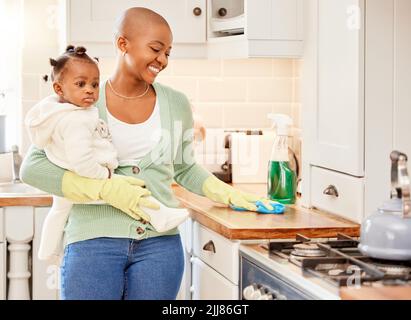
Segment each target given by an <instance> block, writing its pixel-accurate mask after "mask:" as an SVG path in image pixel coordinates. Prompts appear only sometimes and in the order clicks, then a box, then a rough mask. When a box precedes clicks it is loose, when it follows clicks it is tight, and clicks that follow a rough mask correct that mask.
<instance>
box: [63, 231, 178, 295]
mask: <svg viewBox="0 0 411 320" xmlns="http://www.w3.org/2000/svg"><path fill="white" fill-rule="evenodd" d="M183 271H184V253H183V247H182V244H181V239H180V235H172V236H160V237H153V238H148V239H143V240H133V239H122V238H97V239H90V240H85V241H80V242H75V243H72V244H69V245H67V246H66V248H65V251H64V259H63V263H62V265H61V298H62V299H63V300H88V299H91V300H121V299H124V300H172V299H175V298H176V296H177V293H178V290H179V288H180V284H181V279H182V276H183Z"/></svg>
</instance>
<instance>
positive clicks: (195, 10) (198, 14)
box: [193, 7, 203, 17]
mask: <svg viewBox="0 0 411 320" xmlns="http://www.w3.org/2000/svg"><path fill="white" fill-rule="evenodd" d="M202 12H203V11H202V10H201V8H199V7H195V8H194V9H193V13H194V15H195V16H197V17H198V16H201V13H202Z"/></svg>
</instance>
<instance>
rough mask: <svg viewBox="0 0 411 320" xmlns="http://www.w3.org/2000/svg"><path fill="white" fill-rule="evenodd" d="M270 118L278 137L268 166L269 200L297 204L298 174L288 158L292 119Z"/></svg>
mask: <svg viewBox="0 0 411 320" xmlns="http://www.w3.org/2000/svg"><path fill="white" fill-rule="evenodd" d="M268 118H269V119H271V120H272V121H273V127H276V130H277V135H276V137H275V140H274V145H273V149H272V152H271V158H270V162H269V164H268V192H267V195H268V198H269V199H271V200H274V201H278V202H280V203H282V204H293V203H295V193H296V184H297V179H296V173H295V172H294V171H293V170H292V169H291V168H290V159H289V156H288V142H287V139H288V131H289V127H290V126H291V125H292V122H293V121H292V119H291V118H290V117H289V116H287V115H285V114H272V113H270V114H269V115H268Z"/></svg>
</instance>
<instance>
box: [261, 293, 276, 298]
mask: <svg viewBox="0 0 411 320" xmlns="http://www.w3.org/2000/svg"><path fill="white" fill-rule="evenodd" d="M258 300H274V297H273V295H272V294H271V293H266V294H263V295H262V296H261V297H260V299H258Z"/></svg>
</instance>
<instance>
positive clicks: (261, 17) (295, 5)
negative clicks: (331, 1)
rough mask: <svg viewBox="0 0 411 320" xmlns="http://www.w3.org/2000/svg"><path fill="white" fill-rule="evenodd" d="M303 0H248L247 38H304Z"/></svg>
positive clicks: (295, 39) (296, 39)
mask: <svg viewBox="0 0 411 320" xmlns="http://www.w3.org/2000/svg"><path fill="white" fill-rule="evenodd" d="M302 9H303V0H260V1H254V0H251V1H250V0H249V1H247V6H246V10H247V28H246V29H247V38H248V39H260V40H262V39H265V40H294V41H298V40H302Z"/></svg>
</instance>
